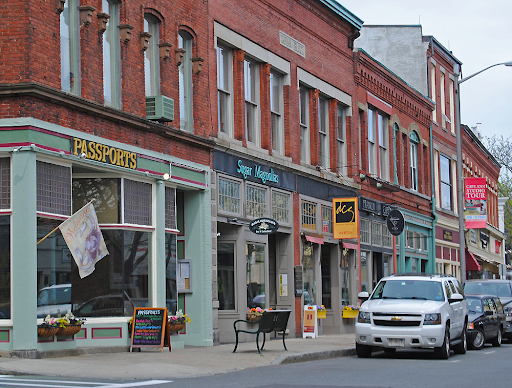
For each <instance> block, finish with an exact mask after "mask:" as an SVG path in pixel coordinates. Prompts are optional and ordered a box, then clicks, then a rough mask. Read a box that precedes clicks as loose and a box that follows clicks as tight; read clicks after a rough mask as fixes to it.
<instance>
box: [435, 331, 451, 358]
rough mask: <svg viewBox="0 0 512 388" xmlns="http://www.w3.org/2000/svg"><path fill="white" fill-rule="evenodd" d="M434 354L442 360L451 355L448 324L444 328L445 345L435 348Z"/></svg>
mask: <svg viewBox="0 0 512 388" xmlns="http://www.w3.org/2000/svg"><path fill="white" fill-rule="evenodd" d="M434 354H435V356H436V357H437V358H440V359H442V360H447V359H448V358H449V357H450V328H449V327H448V326H446V328H445V330H444V342H443V346H441V347H440V348H434Z"/></svg>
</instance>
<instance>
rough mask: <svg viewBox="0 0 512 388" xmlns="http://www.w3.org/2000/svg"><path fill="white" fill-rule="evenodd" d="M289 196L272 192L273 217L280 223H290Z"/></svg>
mask: <svg viewBox="0 0 512 388" xmlns="http://www.w3.org/2000/svg"><path fill="white" fill-rule="evenodd" d="M289 198H290V195H288V194H281V193H278V192H275V191H273V192H272V218H273V219H274V220H276V221H277V222H279V223H285V224H289V223H290V216H289V214H290V211H289V208H288V205H289Z"/></svg>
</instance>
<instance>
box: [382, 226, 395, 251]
mask: <svg viewBox="0 0 512 388" xmlns="http://www.w3.org/2000/svg"><path fill="white" fill-rule="evenodd" d="M382 245H383V246H385V247H387V248H393V236H392V235H391V233H390V232H389V229H388V228H387V226H386V225H382Z"/></svg>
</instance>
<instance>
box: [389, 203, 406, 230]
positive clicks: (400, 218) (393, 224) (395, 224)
mask: <svg viewBox="0 0 512 388" xmlns="http://www.w3.org/2000/svg"><path fill="white" fill-rule="evenodd" d="M386 224H387V226H388V230H389V233H391V234H392V235H393V236H399V235H400V234H401V233H402V232H403V231H404V226H405V220H404V215H403V214H402V212H401V211H400V210H398V209H393V210H391V211H390V212H389V215H388V218H387V219H386Z"/></svg>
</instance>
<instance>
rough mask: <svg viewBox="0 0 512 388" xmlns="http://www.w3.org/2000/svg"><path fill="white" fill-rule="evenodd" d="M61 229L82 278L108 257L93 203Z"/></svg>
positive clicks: (63, 224) (74, 215) (64, 223)
mask: <svg viewBox="0 0 512 388" xmlns="http://www.w3.org/2000/svg"><path fill="white" fill-rule="evenodd" d="M59 229H60V231H61V232H62V236H63V237H64V240H66V244H67V245H68V248H69V250H70V251H71V254H72V255H73V258H74V259H75V262H76V265H77V266H78V273H79V274H80V277H81V278H82V279H83V278H84V277H86V276H88V275H90V274H91V273H92V272H93V271H94V266H95V265H96V263H97V262H98V261H100V260H101V259H102V258H103V257H105V256H106V255H108V250H107V246H106V245H105V241H104V240H103V235H102V234H101V230H100V227H99V226H98V218H97V217H96V212H95V211H94V206H93V205H92V202H89V203H88V204H87V205H85V206H84V207H83V208H81V209H80V210H79V211H77V212H76V213H75V214H73V215H72V216H71V217H69V218H68V219H67V220H66V221H64V222H63V223H62V224H60V225H59Z"/></svg>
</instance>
